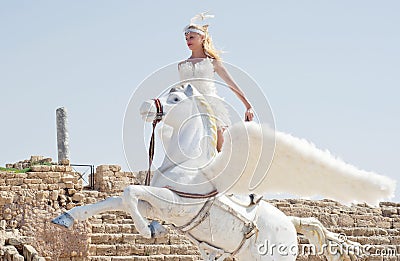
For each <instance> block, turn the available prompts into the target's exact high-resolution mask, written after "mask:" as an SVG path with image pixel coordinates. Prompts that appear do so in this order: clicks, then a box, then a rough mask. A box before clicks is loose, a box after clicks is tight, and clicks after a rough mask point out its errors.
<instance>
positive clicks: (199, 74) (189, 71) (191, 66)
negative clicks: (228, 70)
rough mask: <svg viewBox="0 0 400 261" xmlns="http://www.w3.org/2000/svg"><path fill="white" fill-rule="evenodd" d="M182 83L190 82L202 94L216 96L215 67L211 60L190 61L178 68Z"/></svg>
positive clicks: (182, 63)
mask: <svg viewBox="0 0 400 261" xmlns="http://www.w3.org/2000/svg"><path fill="white" fill-rule="evenodd" d="M178 70H179V76H180V80H181V81H190V82H191V83H192V84H193V85H194V86H195V87H196V89H197V90H198V91H199V92H200V93H201V94H208V95H210V94H211V95H212V94H216V93H217V90H216V87H215V83H214V79H215V77H214V65H213V60H212V59H211V58H199V59H197V58H196V59H190V60H186V61H184V62H181V63H180V64H179V66H178Z"/></svg>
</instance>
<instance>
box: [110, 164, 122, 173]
mask: <svg viewBox="0 0 400 261" xmlns="http://www.w3.org/2000/svg"><path fill="white" fill-rule="evenodd" d="M109 169H110V170H111V171H113V172H118V171H120V170H121V166H119V165H109Z"/></svg>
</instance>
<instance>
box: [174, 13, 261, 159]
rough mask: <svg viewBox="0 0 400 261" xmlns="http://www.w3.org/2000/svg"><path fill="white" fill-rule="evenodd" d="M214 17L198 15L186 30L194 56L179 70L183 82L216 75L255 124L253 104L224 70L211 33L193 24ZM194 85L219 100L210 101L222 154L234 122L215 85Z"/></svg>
mask: <svg viewBox="0 0 400 261" xmlns="http://www.w3.org/2000/svg"><path fill="white" fill-rule="evenodd" d="M207 17H212V16H208V15H205V14H204V13H203V14H200V15H197V16H195V17H194V18H192V20H191V23H190V24H189V25H188V26H187V27H185V29H184V32H185V38H186V44H187V46H188V47H189V49H190V50H191V52H192V54H191V56H190V57H189V58H188V59H187V60H185V61H182V62H180V63H179V65H178V70H179V73H180V78H181V80H190V79H192V80H194V79H204V78H206V79H211V80H213V79H214V72H216V73H217V74H218V75H219V77H221V79H222V80H223V81H225V83H226V84H227V85H228V86H229V88H230V89H231V90H232V91H233V92H234V93H235V94H236V96H237V97H238V98H239V99H240V100H241V101H242V102H243V104H244V106H245V108H246V112H245V119H246V120H247V121H252V120H253V118H254V112H253V109H252V106H251V104H250V102H249V101H248V100H247V99H246V96H245V95H244V93H243V91H242V90H241V89H240V88H239V86H238V85H237V84H236V83H235V81H234V80H233V79H232V77H231V76H230V75H229V73H228V71H227V70H226V68H225V67H224V66H223V63H222V61H221V58H220V56H219V55H218V51H217V50H216V49H215V48H214V45H213V43H212V39H211V37H210V34H209V33H208V25H197V24H194V23H193V21H194V20H195V19H196V20H197V19H199V18H200V19H201V20H204V18H207ZM193 85H194V86H195V87H196V88H197V89H198V90H199V91H200V93H202V94H203V95H207V96H210V97H212V96H214V97H216V99H211V100H210V99H209V101H210V105H211V107H212V109H213V111H214V113H215V115H214V116H215V117H216V119H217V131H218V132H217V138H218V140H217V150H218V152H219V151H221V147H222V143H223V135H222V134H223V132H224V130H225V129H226V128H227V126H229V124H230V120H229V115H228V110H227V109H226V107H225V106H224V103H223V102H222V100H221V99H220V98H219V99H218V96H217V91H216V88H215V84H214V81H207V80H203V81H193Z"/></svg>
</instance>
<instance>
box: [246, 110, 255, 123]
mask: <svg viewBox="0 0 400 261" xmlns="http://www.w3.org/2000/svg"><path fill="white" fill-rule="evenodd" d="M253 118H254V111H253V109H252V108H248V109H247V110H246V112H245V113H244V119H245V121H252V120H253Z"/></svg>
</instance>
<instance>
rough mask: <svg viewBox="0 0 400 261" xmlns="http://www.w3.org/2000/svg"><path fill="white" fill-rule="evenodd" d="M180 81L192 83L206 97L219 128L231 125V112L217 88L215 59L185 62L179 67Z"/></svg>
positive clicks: (197, 59) (198, 59)
mask: <svg viewBox="0 0 400 261" xmlns="http://www.w3.org/2000/svg"><path fill="white" fill-rule="evenodd" d="M178 70H179V76H180V80H181V81H184V82H190V84H192V86H194V87H195V88H196V89H197V90H198V91H199V92H200V93H201V94H203V95H205V97H206V99H207V98H208V99H207V101H208V102H209V104H210V106H211V108H212V110H213V112H214V116H215V117H216V120H217V127H218V128H221V127H227V126H230V125H231V121H230V119H229V111H228V109H227V107H226V103H225V102H224V100H223V99H222V98H221V97H219V96H218V94H217V88H216V86H215V71H214V65H213V59H211V58H196V59H190V60H185V61H183V62H181V63H179V65H178Z"/></svg>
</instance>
